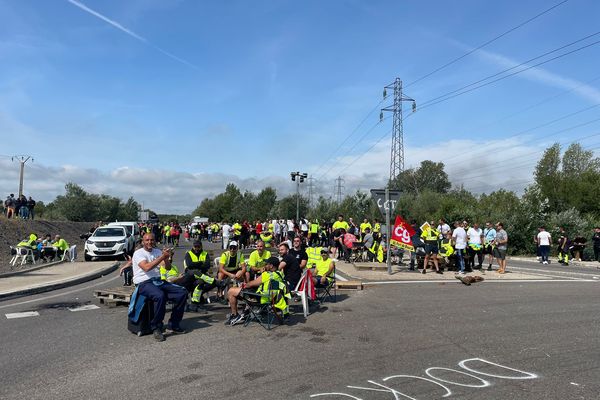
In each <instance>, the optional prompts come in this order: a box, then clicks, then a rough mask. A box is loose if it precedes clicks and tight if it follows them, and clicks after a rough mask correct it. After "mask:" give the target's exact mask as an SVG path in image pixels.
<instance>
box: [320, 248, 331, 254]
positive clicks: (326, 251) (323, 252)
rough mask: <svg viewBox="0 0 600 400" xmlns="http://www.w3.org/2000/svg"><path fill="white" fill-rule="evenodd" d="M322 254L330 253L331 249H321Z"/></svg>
mask: <svg viewBox="0 0 600 400" xmlns="http://www.w3.org/2000/svg"><path fill="white" fill-rule="evenodd" d="M321 254H329V250H327V249H321Z"/></svg>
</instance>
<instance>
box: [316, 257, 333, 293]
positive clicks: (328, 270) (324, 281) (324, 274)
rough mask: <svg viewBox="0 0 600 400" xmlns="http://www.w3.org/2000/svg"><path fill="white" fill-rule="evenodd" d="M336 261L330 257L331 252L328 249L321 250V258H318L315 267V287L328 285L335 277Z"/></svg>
mask: <svg viewBox="0 0 600 400" xmlns="http://www.w3.org/2000/svg"><path fill="white" fill-rule="evenodd" d="M334 268H335V263H334V262H333V260H331V259H330V258H329V252H328V251H327V249H322V250H321V259H320V260H317V262H316V267H315V274H314V277H313V283H314V284H315V287H326V286H327V285H328V281H329V280H331V279H332V278H333V276H332V275H333V269H334Z"/></svg>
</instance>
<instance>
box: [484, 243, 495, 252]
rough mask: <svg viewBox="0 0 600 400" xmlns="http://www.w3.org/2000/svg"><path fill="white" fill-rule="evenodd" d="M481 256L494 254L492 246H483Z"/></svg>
mask: <svg viewBox="0 0 600 400" xmlns="http://www.w3.org/2000/svg"><path fill="white" fill-rule="evenodd" d="M483 254H494V246H492V245H491V244H488V245H485V246H483Z"/></svg>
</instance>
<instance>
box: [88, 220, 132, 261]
mask: <svg viewBox="0 0 600 400" xmlns="http://www.w3.org/2000/svg"><path fill="white" fill-rule="evenodd" d="M130 237H131V235H128V234H127V229H126V228H125V227H123V226H101V227H99V228H96V230H95V231H94V233H93V234H92V236H90V237H89V238H88V240H86V241H85V251H84V255H83V256H84V259H85V261H91V260H92V258H93V257H116V256H125V255H127V254H131V251H132V250H133V249H132V248H130V247H131V242H132V241H131V239H130Z"/></svg>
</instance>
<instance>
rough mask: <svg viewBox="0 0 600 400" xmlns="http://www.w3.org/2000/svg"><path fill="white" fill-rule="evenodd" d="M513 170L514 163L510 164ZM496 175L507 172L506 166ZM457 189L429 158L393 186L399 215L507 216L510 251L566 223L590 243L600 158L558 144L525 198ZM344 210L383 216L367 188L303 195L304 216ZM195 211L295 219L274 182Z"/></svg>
mask: <svg viewBox="0 0 600 400" xmlns="http://www.w3.org/2000/svg"><path fill="white" fill-rule="evenodd" d="M517 166H518V163H517ZM511 167H514V165H506V166H505V168H511ZM498 172H499V173H505V172H504V170H503V169H502V168H498ZM451 187H452V185H451V183H450V181H449V179H448V175H447V174H446V172H445V171H444V164H443V163H441V162H433V161H429V160H425V161H423V162H421V164H420V166H419V167H416V168H411V169H408V170H406V171H404V172H403V173H402V174H401V175H400V176H399V177H398V178H397V179H396V180H395V181H393V182H391V183H390V188H392V189H398V190H400V191H401V192H402V196H401V198H400V200H399V202H398V204H397V207H396V210H395V212H396V213H397V214H400V215H402V216H403V217H404V218H405V219H408V220H412V219H414V220H416V221H417V222H418V223H419V224H421V223H422V222H425V221H432V220H434V221H436V222H437V220H438V219H439V218H444V219H446V220H447V221H450V222H452V221H457V220H464V219H466V220H467V221H469V222H479V223H483V222H485V221H491V222H498V221H502V222H503V223H504V225H505V228H506V230H507V232H508V234H509V236H510V248H509V251H510V252H512V253H524V252H526V253H532V252H534V251H535V243H534V240H533V238H534V235H535V234H537V229H538V228H539V227H540V226H542V225H544V226H546V228H547V230H549V231H550V232H551V233H555V232H556V233H557V232H558V231H557V228H558V227H559V226H562V227H565V229H566V231H567V233H568V234H569V237H570V238H571V239H572V238H574V237H575V236H583V237H586V238H588V240H589V238H590V237H591V234H592V233H591V232H592V229H593V228H594V227H595V226H596V225H598V221H600V203H599V202H598V199H600V161H599V160H598V159H597V158H596V157H594V153H593V152H592V151H589V150H585V149H584V148H583V147H582V146H581V145H580V144H578V143H573V144H571V145H570V146H569V147H568V148H567V149H566V150H565V152H564V153H563V154H562V156H561V147H560V145H559V144H554V145H553V146H551V147H549V148H548V149H546V150H545V152H544V154H543V156H542V158H541V159H540V160H539V161H538V163H537V166H536V168H535V170H534V176H533V183H532V184H531V185H529V186H528V187H527V188H526V189H525V191H524V193H523V195H521V196H518V195H517V194H516V193H515V192H513V191H508V190H505V189H500V190H497V191H494V192H492V193H489V194H479V195H476V194H473V193H471V192H469V191H467V190H465V189H464V188H462V187H460V188H454V189H452V188H451ZM340 213H341V214H343V215H345V216H346V217H353V218H354V220H355V221H356V222H360V221H362V219H363V218H368V219H369V220H371V221H372V220H373V219H375V218H378V219H380V220H381V215H380V213H379V210H378V209H377V207H376V206H375V204H374V202H373V201H372V200H371V197H370V194H367V193H364V192H360V191H358V192H356V193H355V194H353V195H350V196H346V197H345V198H344V199H343V200H342V202H341V203H339V204H338V203H337V202H335V201H333V200H331V199H328V198H324V197H320V198H318V199H317V201H316V202H315V203H314V204H313V205H312V206H311V207H309V204H308V199H307V198H306V197H303V196H301V198H300V215H301V216H304V217H308V218H309V219H313V218H317V219H319V220H321V221H331V220H333V219H334V218H335V216H336V215H337V214H340ZM193 215H199V216H203V217H208V218H209V219H210V220H213V221H243V220H248V221H256V220H261V221H262V220H265V219H267V218H288V219H293V218H295V215H296V195H290V196H286V197H283V198H280V199H278V197H277V194H276V192H275V190H274V189H273V188H270V187H267V188H265V189H263V190H262V191H261V192H260V193H258V194H254V193H252V192H249V191H246V192H244V193H242V192H241V191H240V190H239V189H238V188H237V187H236V186H235V185H233V184H228V185H227V187H226V189H225V192H223V193H220V194H218V195H217V196H215V197H213V198H211V199H204V200H203V201H202V202H201V203H200V205H199V206H198V207H197V208H196V209H195V210H194V212H193ZM555 239H557V237H556V235H555Z"/></svg>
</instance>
